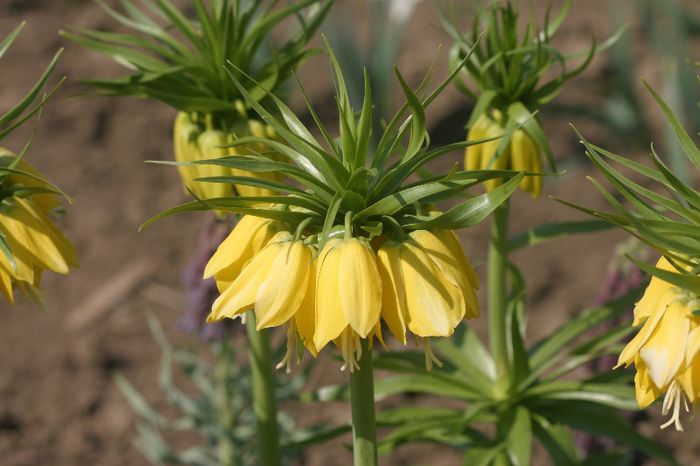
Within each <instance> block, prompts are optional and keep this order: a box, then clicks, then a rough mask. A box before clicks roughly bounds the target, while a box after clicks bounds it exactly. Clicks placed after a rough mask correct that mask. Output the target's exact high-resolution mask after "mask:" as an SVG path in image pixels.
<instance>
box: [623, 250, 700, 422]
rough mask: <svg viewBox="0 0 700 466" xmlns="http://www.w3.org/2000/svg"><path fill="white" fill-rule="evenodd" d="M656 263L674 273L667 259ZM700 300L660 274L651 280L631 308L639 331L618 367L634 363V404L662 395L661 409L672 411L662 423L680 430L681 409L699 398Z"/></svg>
mask: <svg viewBox="0 0 700 466" xmlns="http://www.w3.org/2000/svg"><path fill="white" fill-rule="evenodd" d="M657 267H658V268H661V269H665V270H672V271H675V268H674V267H673V266H672V265H671V264H670V263H669V262H668V260H667V259H666V258H665V257H662V258H661V259H659V261H658V263H657ZM699 306H700V299H699V298H698V297H697V296H695V295H693V294H691V293H689V292H687V291H685V290H683V289H681V288H679V287H676V286H674V285H672V284H670V283H667V282H665V281H663V280H661V279H659V278H656V277H654V278H652V279H651V282H650V284H649V286H648V287H647V289H646V291H645V293H644V296H643V297H642V299H641V300H640V301H639V302H638V303H637V305H636V307H635V310H634V317H635V324H636V325H641V329H640V330H639V332H638V333H637V335H635V337H634V338H633V339H632V340H631V341H630V342H629V343H628V344H627V346H625V348H624V349H623V351H622V353H621V354H620V357H619V360H618V367H619V366H621V365H624V366H629V365H630V364H634V365H635V367H636V369H637V374H636V377H635V388H636V395H637V402H638V403H639V406H640V407H642V408H644V407H646V406H648V405H650V404H651V403H652V402H654V401H655V400H656V399H657V398H658V397H659V395H661V394H662V393H664V392H665V393H666V397H665V399H664V404H663V413H664V415H666V414H669V413H670V414H671V417H670V419H669V420H668V422H666V423H665V424H663V425H662V426H661V427H662V428H665V427H668V426H669V425H671V424H674V425H675V427H676V429H677V430H683V427H682V425H681V422H680V412H681V408H685V410H686V411H688V410H689V409H690V408H689V403H690V404H695V403H696V402H697V401H698V400H699V399H700V359H698V358H697V357H696V356H697V354H698V351H699V350H700V317H698V316H696V315H695V314H694V311H697V310H698V309H700V307H699Z"/></svg>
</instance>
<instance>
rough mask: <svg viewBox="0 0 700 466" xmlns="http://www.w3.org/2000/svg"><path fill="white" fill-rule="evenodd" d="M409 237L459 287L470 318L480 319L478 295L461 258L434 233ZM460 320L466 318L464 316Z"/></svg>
mask: <svg viewBox="0 0 700 466" xmlns="http://www.w3.org/2000/svg"><path fill="white" fill-rule="evenodd" d="M409 236H410V237H411V238H412V239H413V240H415V241H416V243H418V244H419V245H420V246H421V247H422V248H423V250H424V251H425V252H426V253H427V254H428V256H430V259H431V260H432V261H433V263H434V264H435V265H436V266H437V267H438V269H440V271H441V272H442V273H443V274H444V276H445V278H447V280H448V281H449V282H450V283H452V284H453V285H456V286H458V287H459V289H460V290H461V292H462V295H463V297H464V300H465V304H466V307H465V309H466V310H468V311H469V315H468V317H470V318H474V317H478V315H479V311H478V304H477V298H476V293H475V291H474V288H473V287H472V285H471V283H470V280H469V278H468V277H467V274H466V272H465V269H464V267H463V265H462V262H460V260H459V258H458V257H455V254H454V253H453V252H452V250H451V249H450V248H448V247H447V245H446V244H445V243H444V242H443V241H442V240H441V239H440V238H439V237H438V236H437V235H435V234H434V233H433V232H430V231H427V230H416V231H413V232H411V233H410V235H409ZM462 255H464V253H462ZM460 318H464V315H463V316H461V317H460Z"/></svg>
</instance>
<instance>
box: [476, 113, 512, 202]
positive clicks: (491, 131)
mask: <svg viewBox="0 0 700 466" xmlns="http://www.w3.org/2000/svg"><path fill="white" fill-rule="evenodd" d="M501 135H503V128H501V127H500V126H498V125H497V124H495V123H494V124H493V125H491V126H490V127H489V128H488V129H487V130H486V135H485V136H486V137H488V138H492V137H497V136H501ZM502 140H503V138H498V139H494V140H493V141H489V142H485V143H484V144H483V147H482V149H481V151H482V152H481V169H482V170H502V169H504V168H506V167H507V166H508V165H509V163H510V148H509V147H506V148H504V149H503V152H501V153H500V154H498V157H497V156H496V154H497V153H498V147H499V146H500V145H501V142H502ZM502 183H503V179H501V178H496V179H491V180H488V181H485V182H484V187H485V188H486V190H487V191H491V190H492V189H494V188H496V187H498V186H500V185H501V184H502Z"/></svg>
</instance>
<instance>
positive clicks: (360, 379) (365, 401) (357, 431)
mask: <svg viewBox="0 0 700 466" xmlns="http://www.w3.org/2000/svg"><path fill="white" fill-rule="evenodd" d="M358 364H359V368H358V369H355V370H353V371H350V402H351V404H352V451H353V458H354V465H355V466H377V464H379V463H378V454H377V427H376V422H375V416H374V374H373V369H372V350H371V349H370V347H369V343H368V341H367V340H366V339H363V340H362V354H361V356H360V358H359V361H358Z"/></svg>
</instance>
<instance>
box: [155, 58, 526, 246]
mask: <svg viewBox="0 0 700 466" xmlns="http://www.w3.org/2000/svg"><path fill="white" fill-rule="evenodd" d="M328 53H329V56H330V61H331V68H332V71H333V74H334V76H335V84H336V95H337V99H336V100H337V106H338V115H339V124H338V133H339V137H338V138H333V137H332V136H331V135H330V130H329V129H328V128H327V127H326V126H325V125H324V124H323V123H322V122H321V121H320V120H319V118H318V116H317V114H316V112H315V111H314V109H313V107H312V106H311V105H310V104H309V105H308V108H309V112H310V114H311V116H312V118H313V119H314V121H315V123H316V127H317V128H316V129H317V133H318V134H320V137H321V140H319V139H317V137H316V136H314V134H313V133H312V131H311V130H310V129H308V128H306V127H305V126H304V124H303V123H302V122H301V121H300V120H299V119H298V118H297V117H296V116H295V115H294V113H293V112H292V111H291V110H290V109H289V107H287V106H286V105H285V104H284V103H283V102H282V101H281V100H280V99H278V98H277V97H275V96H274V95H273V94H270V99H271V101H272V102H274V105H275V106H276V107H277V112H276V113H278V114H279V115H280V116H279V117H277V116H275V115H273V114H272V113H271V112H269V111H268V110H267V109H265V107H263V106H262V105H260V104H259V103H258V102H257V101H256V98H255V97H254V96H252V95H251V94H250V93H249V92H248V90H247V89H246V87H245V86H244V85H243V83H242V82H240V81H239V80H238V78H237V77H236V75H235V74H234V73H233V72H231V73H230V78H231V80H232V81H233V82H234V84H235V85H236V86H237V87H238V89H239V90H240V92H241V94H242V95H243V97H244V98H245V99H246V101H247V103H248V104H249V105H250V106H251V107H252V108H253V109H254V110H255V111H256V112H257V113H258V115H259V116H260V117H261V118H262V119H263V120H264V121H265V123H266V124H268V125H269V126H270V127H272V128H273V129H274V130H275V133H276V134H277V135H278V138H279V141H272V140H268V139H263V138H256V137H244V138H240V139H238V140H237V141H236V142H235V143H234V145H236V146H240V147H250V146H251V145H253V144H261V145H264V146H266V147H269V149H270V152H268V153H256V152H253V151H247V152H245V153H242V154H241V155H235V156H231V157H222V158H219V159H215V160H204V161H199V162H196V163H198V164H213V165H221V166H225V167H229V168H234V169H240V170H247V171H251V172H254V173H256V172H259V173H264V172H269V171H276V172H279V173H280V174H283V175H285V176H286V177H288V178H290V179H292V180H294V181H295V182H296V184H298V185H301V186H302V187H303V189H301V190H294V192H292V193H291V194H289V192H290V189H293V188H289V187H288V186H283V185H280V184H279V183H275V182H267V181H265V180H260V179H259V178H255V177H236V178H235V182H236V183H237V184H249V185H251V186H261V185H264V186H265V187H267V188H269V189H271V190H273V191H274V192H277V193H279V194H280V195H279V196H269V197H251V198H245V197H236V198H219V199H207V200H206V201H204V200H199V199H197V200H195V201H193V202H191V203H188V204H185V205H182V206H178V207H175V208H173V209H170V210H168V211H166V212H163V213H161V214H159V215H157V216H156V217H154V218H153V219H151V220H150V221H149V222H147V224H148V223H150V222H152V221H154V220H157V219H159V218H163V217H165V216H168V215H172V214H174V213H178V212H184V211H195V210H207V209H212V210H222V211H231V212H238V213H242V214H252V215H257V216H261V217H268V218H276V219H279V220H281V221H284V222H288V223H290V224H291V228H290V231H295V230H296V228H297V226H298V225H300V224H301V223H302V222H303V224H304V227H305V229H306V230H307V231H310V232H312V234H313V235H315V236H316V237H317V239H318V241H319V243H323V242H325V241H326V240H328V239H329V238H330V237H332V236H335V235H337V234H340V233H341V232H342V231H344V228H346V222H345V219H346V218H349V225H351V226H352V230H353V232H354V234H357V235H366V236H368V237H369V238H370V239H371V238H373V237H376V236H380V235H381V234H383V233H391V232H393V231H396V229H397V228H399V229H401V230H405V231H410V230H415V229H423V228H432V227H435V228H438V227H439V228H448V229H457V228H464V227H468V226H471V225H473V224H475V223H478V222H479V221H481V220H483V219H484V218H485V217H486V216H487V215H488V214H489V213H490V212H492V211H493V209H495V208H496V207H497V206H498V205H500V204H501V203H503V202H504V201H505V200H506V199H507V198H508V197H509V196H510V194H511V193H512V192H513V191H514V190H515V189H516V188H517V186H518V183H519V182H520V180H521V179H522V177H523V176H524V173H521V172H515V171H508V170H479V171H469V172H465V171H458V170H451V171H450V172H449V173H447V174H444V175H440V176H434V177H429V178H425V179H421V180H419V181H414V180H413V179H412V178H413V175H415V174H416V173H417V172H418V171H419V170H421V169H422V168H423V167H424V166H425V165H426V164H428V163H429V162H431V161H433V160H436V159H438V158H439V157H441V156H444V155H445V154H448V153H450V152H453V151H455V150H459V149H463V148H464V147H466V146H469V145H472V144H478V143H481V142H483V141H471V142H459V143H455V144H450V145H447V146H443V147H437V148H430V147H428V140H429V137H428V133H427V129H426V116H425V113H426V108H427V107H428V106H429V105H430V104H431V103H432V102H433V101H434V100H435V98H436V97H437V96H438V95H439V94H440V92H441V91H442V90H443V89H444V88H445V87H446V86H447V85H448V83H449V82H450V81H451V79H452V78H453V77H454V75H455V74H456V73H457V72H458V71H459V68H457V69H456V70H455V71H454V72H453V73H452V75H450V76H449V77H448V78H447V79H446V80H445V81H443V82H442V83H440V84H439V85H438V86H437V87H436V89H434V90H433V91H432V92H430V93H427V92H425V91H424V89H423V87H424V84H425V82H427V80H428V77H426V79H425V80H424V81H423V84H421V86H420V87H419V88H418V89H417V90H416V91H413V90H412V89H410V88H409V86H408V85H407V84H406V82H405V81H404V79H403V77H402V76H401V74H400V73H399V72H398V70H395V71H396V77H397V80H398V82H399V84H400V86H401V88H402V90H403V92H404V95H405V97H406V103H404V105H403V106H402V107H401V108H400V109H399V110H398V112H397V113H396V114H395V115H394V116H393V117H392V118H391V119H390V120H389V122H388V123H387V124H386V127H385V128H384V130H383V132H382V133H381V134H380V135H379V137H378V138H377V141H378V143H377V148H376V150H375V151H373V156H370V151H371V148H370V140H371V137H372V131H373V128H372V124H371V122H372V114H373V112H374V108H373V105H372V102H373V98H372V90H371V85H370V82H369V78H368V76H367V75H366V74H365V87H364V90H365V92H364V99H363V103H362V106H361V108H360V109H359V110H358V109H355V108H354V107H353V106H352V104H351V101H350V97H349V94H348V89H347V85H346V82H345V79H344V76H343V73H342V71H341V69H340V65H339V63H338V61H337V60H336V57H335V55H334V54H333V51H332V50H331V49H330V47H329V48H328ZM247 79H250V78H247ZM307 103H308V101H307ZM279 157H282V158H284V159H286V160H285V162H287V163H285V162H280V161H278V160H277V158H279ZM493 178H503V179H506V180H509V181H508V182H506V183H505V184H503V185H501V186H500V187H498V188H497V189H494V190H492V191H490V192H489V193H486V194H482V195H479V196H476V197H470V198H468V199H466V200H464V201H463V202H461V203H460V204H458V205H457V206H455V207H453V208H452V209H450V210H449V211H448V212H445V213H444V214H441V215H438V216H437V217H436V216H435V215H434V214H433V213H431V211H432V210H433V209H432V207H431V204H432V203H435V202H438V201H443V200H447V199H452V198H454V197H456V196H458V195H460V194H461V193H462V192H464V191H465V190H466V189H468V188H470V187H472V186H475V185H477V184H479V183H481V182H483V181H486V180H489V179H493ZM209 181H213V180H211V179H210V180H209ZM216 181H217V182H234V179H232V178H228V177H222V178H219V179H217V180H216ZM263 202H264V203H271V204H274V205H275V206H274V207H264V206H261V203H263ZM348 215H349V217H348Z"/></svg>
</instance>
